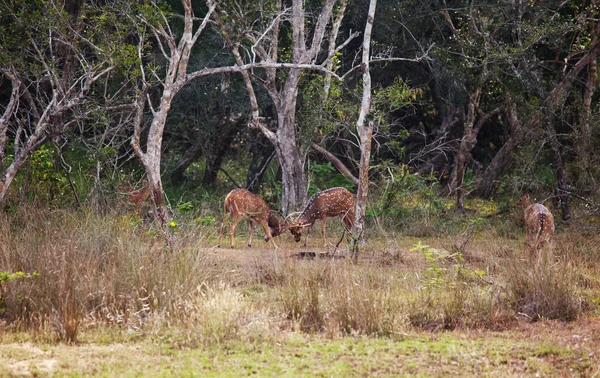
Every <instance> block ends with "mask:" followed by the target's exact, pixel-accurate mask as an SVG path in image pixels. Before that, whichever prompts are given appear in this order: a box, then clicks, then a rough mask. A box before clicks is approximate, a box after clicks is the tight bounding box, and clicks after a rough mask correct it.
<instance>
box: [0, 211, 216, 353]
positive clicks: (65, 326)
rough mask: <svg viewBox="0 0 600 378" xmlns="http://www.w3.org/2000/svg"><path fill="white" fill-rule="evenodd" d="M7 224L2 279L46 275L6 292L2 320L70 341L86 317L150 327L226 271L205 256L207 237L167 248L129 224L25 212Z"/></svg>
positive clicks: (7, 217)
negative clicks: (152, 316) (150, 319)
mask: <svg viewBox="0 0 600 378" xmlns="http://www.w3.org/2000/svg"><path fill="white" fill-rule="evenodd" d="M0 217H1V218H0V232H1V233H2V235H3V237H2V239H1V240H0V271H9V272H16V271H23V272H34V271H35V272H38V273H39V275H38V277H37V278H35V279H22V280H12V281H9V282H7V283H6V284H5V286H6V287H5V288H4V290H3V292H4V294H3V296H2V301H3V303H2V306H3V308H4V314H3V318H4V319H5V320H7V321H8V322H10V323H12V324H15V325H22V326H24V327H34V328H35V327H38V328H40V327H41V328H43V327H45V326H51V327H53V328H54V329H55V330H56V332H57V335H58V336H59V338H60V339H63V340H66V341H73V340H74V339H75V335H76V334H77V328H78V326H79V323H80V321H81V319H82V318H84V317H85V318H87V319H93V320H95V321H97V322H103V323H114V324H136V323H137V324H143V323H144V321H145V318H146V317H147V314H148V313H150V312H153V311H157V310H166V309H169V308H172V307H173V306H174V304H175V303H177V302H178V301H179V300H180V298H181V297H185V296H186V295H188V294H189V293H191V292H193V291H194V290H195V289H196V287H197V286H198V285H201V284H204V283H206V282H211V281H213V280H214V279H215V278H216V277H219V278H221V279H222V278H223V276H222V272H223V271H226V270H227V269H220V268H219V266H218V263H217V262H215V261H212V260H210V259H209V258H207V257H206V255H205V254H202V253H200V246H201V245H202V244H203V236H202V234H201V233H198V234H196V235H191V234H190V235H188V236H187V237H186V238H185V240H180V239H175V240H174V241H172V242H169V243H167V242H166V241H165V240H166V239H165V238H163V237H161V236H160V231H159V230H156V229H153V228H152V226H143V227H142V226H140V225H135V223H136V222H133V223H132V222H131V219H130V218H128V217H123V216H116V215H115V216H106V217H104V216H102V217H101V216H96V215H94V214H92V213H90V212H64V211H50V210H42V209H36V208H20V209H19V211H18V212H17V213H16V214H6V213H4V214H1V215H0Z"/></svg>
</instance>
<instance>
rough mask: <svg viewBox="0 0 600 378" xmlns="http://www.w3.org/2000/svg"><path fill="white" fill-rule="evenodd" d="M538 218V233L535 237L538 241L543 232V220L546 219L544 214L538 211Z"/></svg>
mask: <svg viewBox="0 0 600 378" xmlns="http://www.w3.org/2000/svg"><path fill="white" fill-rule="evenodd" d="M539 217H540V225H539V227H538V232H537V236H536V238H535V239H536V240H539V238H540V236H542V231H543V230H544V220H545V219H546V217H545V216H544V213H543V212H541V211H540V214H539Z"/></svg>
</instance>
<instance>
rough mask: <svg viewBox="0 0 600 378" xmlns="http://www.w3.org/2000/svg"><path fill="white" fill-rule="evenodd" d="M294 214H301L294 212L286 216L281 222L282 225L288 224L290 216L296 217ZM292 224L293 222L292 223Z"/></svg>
mask: <svg viewBox="0 0 600 378" xmlns="http://www.w3.org/2000/svg"><path fill="white" fill-rule="evenodd" d="M296 214H301V212H299V211H296V212H294V213H290V214H288V216H287V217H285V219H284V220H283V223H286V224H287V222H288V218H290V217H291V216H293V215H296ZM294 222H295V221H294ZM292 223H293V222H292Z"/></svg>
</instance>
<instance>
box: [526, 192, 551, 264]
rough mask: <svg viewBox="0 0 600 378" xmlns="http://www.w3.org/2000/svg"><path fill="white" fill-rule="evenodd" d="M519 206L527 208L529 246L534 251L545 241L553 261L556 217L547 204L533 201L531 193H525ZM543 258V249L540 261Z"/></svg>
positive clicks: (539, 255) (539, 257) (539, 256)
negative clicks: (530, 196)
mask: <svg viewBox="0 0 600 378" xmlns="http://www.w3.org/2000/svg"><path fill="white" fill-rule="evenodd" d="M517 205H518V206H522V207H524V208H525V211H524V216H525V228H526V229H527V242H526V244H527V246H528V247H529V248H530V250H531V251H532V252H535V251H536V250H539V249H541V248H542V246H543V244H544V243H547V244H548V251H549V253H548V256H549V258H550V261H552V235H553V234H554V217H553V216H552V213H551V212H550V210H548V208H546V206H544V205H542V204H539V203H534V204H532V203H531V199H530V198H529V193H525V194H524V195H523V196H522V197H521V199H520V200H519V202H517ZM532 242H533V244H532ZM540 260H541V251H540V252H539V254H538V260H537V262H538V263H539V262H540Z"/></svg>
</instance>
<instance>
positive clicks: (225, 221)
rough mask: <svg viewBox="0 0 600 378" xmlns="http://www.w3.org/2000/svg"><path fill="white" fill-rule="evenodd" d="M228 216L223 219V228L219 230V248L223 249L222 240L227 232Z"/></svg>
mask: <svg viewBox="0 0 600 378" xmlns="http://www.w3.org/2000/svg"><path fill="white" fill-rule="evenodd" d="M227 219H228V218H227V214H226V215H225V216H224V217H223V222H221V228H220V229H219V242H218V243H217V247H218V248H221V239H223V233H224V232H225V224H226V223H227Z"/></svg>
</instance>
